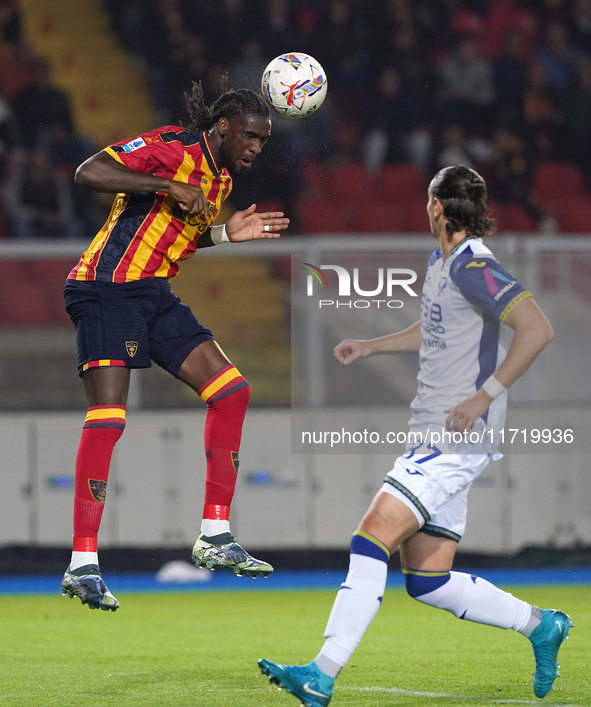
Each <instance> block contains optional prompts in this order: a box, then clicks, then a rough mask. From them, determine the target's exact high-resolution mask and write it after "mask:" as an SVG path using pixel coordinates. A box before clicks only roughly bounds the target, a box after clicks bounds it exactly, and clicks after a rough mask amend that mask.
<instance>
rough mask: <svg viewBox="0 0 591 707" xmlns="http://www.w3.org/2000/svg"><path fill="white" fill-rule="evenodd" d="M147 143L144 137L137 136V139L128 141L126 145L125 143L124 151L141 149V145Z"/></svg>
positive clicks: (143, 145)
mask: <svg viewBox="0 0 591 707" xmlns="http://www.w3.org/2000/svg"><path fill="white" fill-rule="evenodd" d="M145 146H146V143H145V142H144V138H143V137H137V138H136V139H135V140H132V141H131V142H128V143H127V144H126V145H123V152H133V151H134V150H139V149H140V147H145Z"/></svg>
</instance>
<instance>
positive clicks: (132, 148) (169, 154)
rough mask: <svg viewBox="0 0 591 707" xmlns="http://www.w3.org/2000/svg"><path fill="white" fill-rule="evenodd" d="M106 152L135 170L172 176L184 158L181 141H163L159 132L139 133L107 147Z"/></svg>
mask: <svg viewBox="0 0 591 707" xmlns="http://www.w3.org/2000/svg"><path fill="white" fill-rule="evenodd" d="M104 151H105V152H106V153H108V154H109V155H111V157H114V158H115V159H116V160H117V161H118V162H120V163H121V164H122V165H124V166H125V167H129V169H133V170H134V172H143V173H144V174H158V175H161V176H171V174H174V173H175V172H176V170H177V168H178V165H179V160H180V161H182V159H183V154H181V153H182V152H183V150H182V147H181V146H180V143H177V142H166V143H165V142H163V140H162V138H161V137H160V134H159V132H156V131H152V132H149V133H146V134H144V135H138V137H136V138H134V139H133V140H128V141H126V142H118V143H115V144H114V145H110V146H109V147H106V148H105V150H104Z"/></svg>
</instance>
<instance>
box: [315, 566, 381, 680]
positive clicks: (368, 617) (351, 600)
mask: <svg viewBox="0 0 591 707" xmlns="http://www.w3.org/2000/svg"><path fill="white" fill-rule="evenodd" d="M387 575H388V565H387V564H386V562H383V561H382V560H376V559H374V558H373V557H368V556H366V555H357V554H353V555H351V560H350V564H349V573H348V575H347V579H346V580H345V582H344V584H341V588H340V589H339V592H338V594H337V597H336V599H335V602H334V605H333V607H332V611H331V614H330V617H329V619H328V623H327V624H326V629H325V631H324V638H325V639H326V642H325V644H324V646H323V647H322V650H321V651H320V654H319V656H324V657H325V658H328V660H329V661H332V663H333V664H336V665H337V666H340V667H341V668H344V667H345V665H347V662H348V660H349V658H350V657H351V656H352V655H353V651H354V650H355V648H357V645H358V644H359V641H360V640H361V638H362V636H363V634H364V633H365V631H366V630H367V627H368V626H369V625H370V623H371V622H372V620H373V618H374V616H375V615H376V613H377V611H378V609H379V608H380V604H381V601H382V597H383V595H384V589H385V587H386V578H387ZM314 662H316V661H314ZM320 662H321V663H323V661H322V659H321V660H320ZM323 664H324V666H325V668H326V667H327V666H330V664H329V663H323ZM319 667H320V666H319ZM320 670H322V671H323V672H327V671H326V670H325V669H324V668H322V667H320ZM331 672H334V671H331ZM327 674H329V675H330V672H329V673H327ZM332 677H335V676H332Z"/></svg>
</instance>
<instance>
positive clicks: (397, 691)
mask: <svg viewBox="0 0 591 707" xmlns="http://www.w3.org/2000/svg"><path fill="white" fill-rule="evenodd" d="M337 690H357V691H358V692H389V693H391V694H394V695H408V696H411V697H438V698H445V699H448V700H471V701H472V702H482V703H492V704H497V705H540V704H541V703H540V702H539V701H537V702H536V701H534V700H509V699H503V698H501V697H472V696H471V695H450V694H448V693H447V692H419V691H417V690H403V689H402V688H401V687H345V686H342V685H339V686H338V687H337ZM543 704H544V707H590V706H589V705H574V704H572V703H570V704H563V703H558V702H544V703H543Z"/></svg>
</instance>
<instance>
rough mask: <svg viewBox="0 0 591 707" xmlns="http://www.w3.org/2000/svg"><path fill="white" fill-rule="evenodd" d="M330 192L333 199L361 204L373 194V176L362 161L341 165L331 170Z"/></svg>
mask: <svg viewBox="0 0 591 707" xmlns="http://www.w3.org/2000/svg"><path fill="white" fill-rule="evenodd" d="M328 193H329V196H330V198H331V199H334V200H338V201H346V202H348V203H351V202H354V203H355V205H356V206H361V205H362V203H361V202H362V201H366V200H367V199H369V198H370V197H371V196H372V193H373V180H372V176H371V174H370V173H369V172H368V171H367V169H366V168H365V165H363V164H361V163H360V162H351V163H349V164H343V165H339V166H338V167H334V169H333V170H332V171H331V172H330V175H329V192H328Z"/></svg>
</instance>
